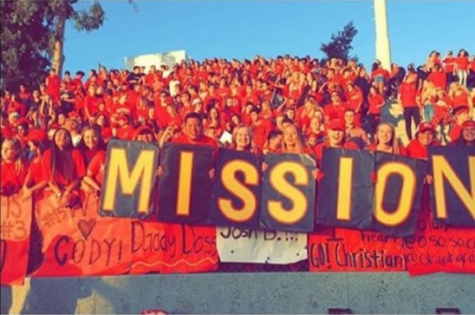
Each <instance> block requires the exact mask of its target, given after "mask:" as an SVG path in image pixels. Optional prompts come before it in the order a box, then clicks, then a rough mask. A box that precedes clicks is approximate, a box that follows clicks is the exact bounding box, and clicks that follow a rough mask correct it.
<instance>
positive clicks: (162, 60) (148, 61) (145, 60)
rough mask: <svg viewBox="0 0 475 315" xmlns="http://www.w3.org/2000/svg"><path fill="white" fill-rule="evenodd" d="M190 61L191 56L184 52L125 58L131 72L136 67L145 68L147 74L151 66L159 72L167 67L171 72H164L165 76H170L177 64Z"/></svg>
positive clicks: (176, 51)
mask: <svg viewBox="0 0 475 315" xmlns="http://www.w3.org/2000/svg"><path fill="white" fill-rule="evenodd" d="M188 59H189V56H188V55H187V54H186V52H185V51H184V50H175V51H169V52H166V53H157V54H148V55H139V56H133V57H125V58H124V60H125V68H126V69H127V70H130V71H132V70H133V68H134V66H140V67H145V71H146V72H147V71H148V70H149V69H150V66H153V65H154V66H156V67H157V70H160V67H161V66H162V65H166V66H168V69H170V70H169V71H167V72H164V76H168V74H169V73H170V72H171V70H172V69H173V66H174V65H175V64H177V63H180V62H182V61H183V60H185V61H186V60H188Z"/></svg>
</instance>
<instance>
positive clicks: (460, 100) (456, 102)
mask: <svg viewBox="0 0 475 315" xmlns="http://www.w3.org/2000/svg"><path fill="white" fill-rule="evenodd" d="M468 97H469V95H468V93H467V92H465V91H462V93H460V94H459V95H454V96H453V97H452V106H453V107H454V108H455V107H459V106H467V105H468Z"/></svg>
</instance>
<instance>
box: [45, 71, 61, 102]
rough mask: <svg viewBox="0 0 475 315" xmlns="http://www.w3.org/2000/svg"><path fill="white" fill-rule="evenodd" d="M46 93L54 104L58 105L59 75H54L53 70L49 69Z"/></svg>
mask: <svg viewBox="0 0 475 315" xmlns="http://www.w3.org/2000/svg"><path fill="white" fill-rule="evenodd" d="M45 83H46V92H47V93H48V95H49V96H50V97H51V99H52V100H53V102H54V103H55V104H58V103H59V89H60V83H61V79H60V78H59V75H58V74H57V73H56V70H55V69H51V70H50V73H49V76H48V77H47V78H46V82H45Z"/></svg>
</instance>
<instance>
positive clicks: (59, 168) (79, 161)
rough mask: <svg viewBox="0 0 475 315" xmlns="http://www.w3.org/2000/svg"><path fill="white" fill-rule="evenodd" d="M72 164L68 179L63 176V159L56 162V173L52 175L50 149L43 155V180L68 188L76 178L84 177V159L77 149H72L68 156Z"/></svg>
mask: <svg viewBox="0 0 475 315" xmlns="http://www.w3.org/2000/svg"><path fill="white" fill-rule="evenodd" d="M68 158H69V159H70V160H71V161H72V163H71V167H72V171H71V176H70V178H67V177H66V176H64V174H65V173H66V172H65V170H64V168H65V167H66V166H65V165H64V158H63V159H59V160H58V161H56V163H57V165H56V172H55V174H54V177H53V174H52V168H51V160H52V151H51V149H49V150H47V151H46V152H45V154H44V155H43V172H44V173H43V175H44V178H45V180H47V181H54V182H56V184H57V185H59V186H68V185H69V184H71V182H72V181H73V180H75V179H76V178H81V177H83V176H84V175H86V166H85V164H84V157H83V156H82V154H81V151H79V150H77V149H72V151H71V153H70V156H69V157H68Z"/></svg>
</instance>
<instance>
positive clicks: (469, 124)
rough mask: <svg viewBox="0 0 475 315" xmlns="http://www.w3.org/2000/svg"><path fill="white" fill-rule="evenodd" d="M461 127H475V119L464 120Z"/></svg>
mask: <svg viewBox="0 0 475 315" xmlns="http://www.w3.org/2000/svg"><path fill="white" fill-rule="evenodd" d="M460 127H461V128H462V129H463V128H468V127H475V121H473V120H467V121H466V122H464V123H463V124H462V125H461V126H460Z"/></svg>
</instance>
